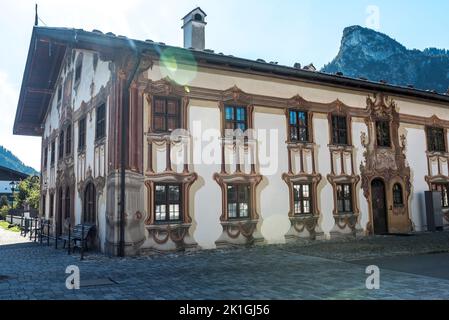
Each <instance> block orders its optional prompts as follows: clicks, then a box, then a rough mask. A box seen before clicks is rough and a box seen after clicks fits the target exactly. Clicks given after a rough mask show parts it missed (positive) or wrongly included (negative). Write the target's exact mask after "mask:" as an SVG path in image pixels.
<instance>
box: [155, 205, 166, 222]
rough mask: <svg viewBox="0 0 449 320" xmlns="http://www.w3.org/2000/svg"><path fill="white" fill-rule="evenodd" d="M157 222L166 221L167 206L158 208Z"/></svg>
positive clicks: (158, 206)
mask: <svg viewBox="0 0 449 320" xmlns="http://www.w3.org/2000/svg"><path fill="white" fill-rule="evenodd" d="M156 220H157V221H163V220H165V205H157V206H156Z"/></svg>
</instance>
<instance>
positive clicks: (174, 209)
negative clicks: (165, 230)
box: [170, 204, 179, 220]
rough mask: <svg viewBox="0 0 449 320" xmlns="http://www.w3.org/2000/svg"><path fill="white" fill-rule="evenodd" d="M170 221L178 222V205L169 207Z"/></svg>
mask: <svg viewBox="0 0 449 320" xmlns="http://www.w3.org/2000/svg"><path fill="white" fill-rule="evenodd" d="M170 220H179V204H171V205H170Z"/></svg>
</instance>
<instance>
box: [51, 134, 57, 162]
mask: <svg viewBox="0 0 449 320" xmlns="http://www.w3.org/2000/svg"><path fill="white" fill-rule="evenodd" d="M55 149H56V141H55V140H53V141H52V143H51V151H50V163H51V165H52V166H53V165H54V164H55Z"/></svg>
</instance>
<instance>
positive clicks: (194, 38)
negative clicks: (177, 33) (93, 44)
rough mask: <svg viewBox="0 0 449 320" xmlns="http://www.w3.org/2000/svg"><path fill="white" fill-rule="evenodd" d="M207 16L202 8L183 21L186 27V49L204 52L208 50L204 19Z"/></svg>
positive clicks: (191, 12)
mask: <svg viewBox="0 0 449 320" xmlns="http://www.w3.org/2000/svg"><path fill="white" fill-rule="evenodd" d="M206 16H207V14H206V13H205V12H204V11H203V10H201V8H200V7H198V8H196V9H193V10H192V11H190V12H189V13H188V14H187V15H186V16H185V17H184V18H182V20H183V21H184V25H183V26H182V29H184V48H186V49H190V48H193V49H196V50H204V49H205V48H206V40H205V27H206V24H207V23H206V22H205V21H204V19H205V18H206Z"/></svg>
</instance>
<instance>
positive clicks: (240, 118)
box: [237, 108, 246, 121]
mask: <svg viewBox="0 0 449 320" xmlns="http://www.w3.org/2000/svg"><path fill="white" fill-rule="evenodd" d="M245 120H246V112H245V109H244V108H237V121H245Z"/></svg>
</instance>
